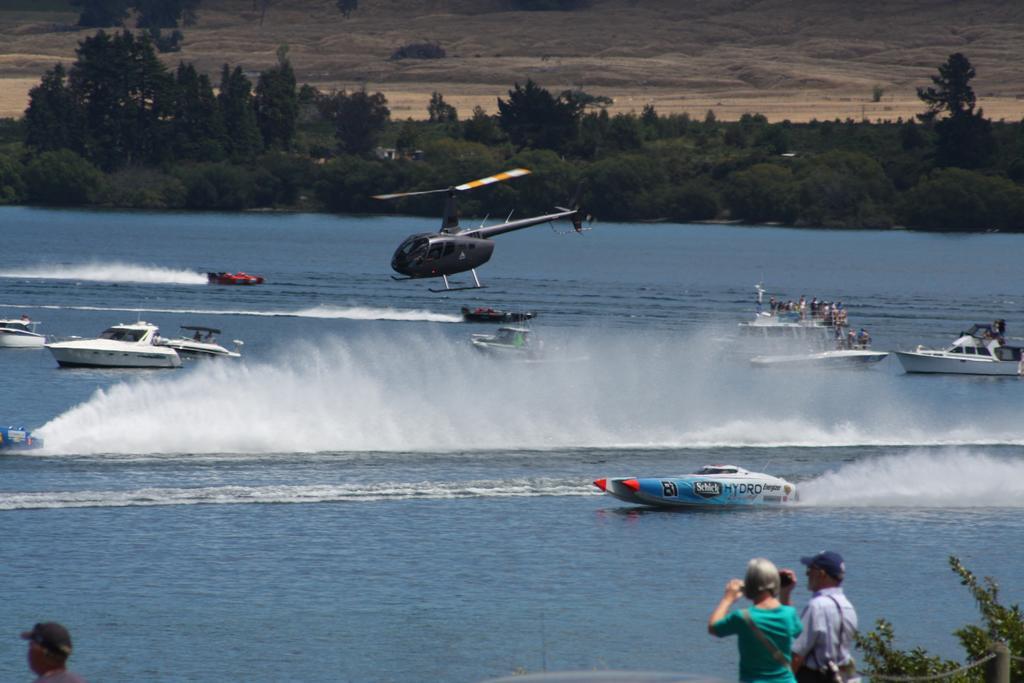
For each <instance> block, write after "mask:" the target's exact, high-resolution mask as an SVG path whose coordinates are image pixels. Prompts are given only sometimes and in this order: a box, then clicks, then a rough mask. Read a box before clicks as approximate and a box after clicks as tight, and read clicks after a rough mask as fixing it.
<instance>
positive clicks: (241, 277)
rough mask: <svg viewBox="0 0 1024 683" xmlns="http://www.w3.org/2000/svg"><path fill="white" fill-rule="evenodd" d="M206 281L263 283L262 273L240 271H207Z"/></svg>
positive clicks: (230, 283)
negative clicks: (254, 273) (253, 273)
mask: <svg viewBox="0 0 1024 683" xmlns="http://www.w3.org/2000/svg"><path fill="white" fill-rule="evenodd" d="M206 281H207V282H209V283H210V284H211V285H261V284H263V276H262V275H250V274H249V273H243V272H242V271H239V272H237V273H207V274H206Z"/></svg>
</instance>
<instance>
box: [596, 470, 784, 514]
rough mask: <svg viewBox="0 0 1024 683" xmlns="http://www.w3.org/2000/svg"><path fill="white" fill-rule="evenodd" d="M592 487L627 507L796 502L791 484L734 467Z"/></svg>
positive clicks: (621, 479) (628, 479) (614, 481)
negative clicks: (625, 504) (633, 505)
mask: <svg viewBox="0 0 1024 683" xmlns="http://www.w3.org/2000/svg"><path fill="white" fill-rule="evenodd" d="M594 486H596V487H597V488H599V489H601V490H602V491H604V492H605V493H608V494H610V495H612V496H614V497H616V498H618V499H619V500H622V501H625V502H627V503H633V504H636V505H651V506H657V507H722V506H747V505H776V506H777V505H790V504H793V503H795V502H796V501H797V492H796V485H795V484H793V483H792V482H789V481H786V480H785V479H782V478H781V477H775V476H772V475H770V474H762V473H760V472H750V471H749V470H745V469H743V468H742V467H737V466H736V465H705V466H704V467H702V468H700V469H699V470H698V471H696V472H694V473H693V474H684V475H679V476H673V477H618V478H611V479H609V478H605V479H597V480H595V481H594Z"/></svg>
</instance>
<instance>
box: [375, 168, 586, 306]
mask: <svg viewBox="0 0 1024 683" xmlns="http://www.w3.org/2000/svg"><path fill="white" fill-rule="evenodd" d="M529 173H530V170H529V169H527V168H513V169H511V170H509V171H504V172H502V173H496V174H494V175H492V176H488V177H486V178H480V179H479V180H473V181H470V182H468V183H463V184H462V185H455V186H452V187H446V188H443V189H439V190H422V191H419V192H398V193H395V194H378V195H374V196H373V198H374V199H397V198H398V197H412V196H416V195H424V194H436V193H440V192H444V193H446V194H447V195H448V196H447V199H446V200H445V205H444V217H443V218H442V219H441V231H440V232H429V233H418V234H415V235H410V236H409V237H407V238H405V240H404V241H403V242H402V243H401V244H400V245H399V247H398V249H397V250H395V255H394V256H393V257H392V259H391V268H392V269H394V271H395V272H397V273H399V274H401V275H403V276H405V277H395V276H394V275H392V276H391V277H392V278H393V279H395V280H413V279H418V278H428V277H440V278H442V279H443V280H444V289H431V290H430V291H432V292H454V291H460V290H466V289H480V288H482V287H483V285H481V284H480V278H479V277H478V276H477V274H476V269H477V267H478V266H482V265H483V264H485V263H487V262H488V261H489V260H490V259H491V254H492V253H493V251H494V242H492V241H491V240H490V238H491V237H494V236H495V235H500V234H502V233H505V232H512V231H513V230H521V229H522V228H529V227H532V226H534V225H540V224H542V223H550V222H553V221H556V220H558V219H560V218H568V219H569V220H570V221H571V222H572V225H573V229H574V231H575V232H582V231H583V230H585V229H586V228H584V227H583V216H582V213H581V211H580V209H579V206H578V197H577V199H575V200H573V202H572V204H573V206H574V207H576V208H566V207H563V206H556V207H555V208H556V209H558V211H557V212H556V213H549V214H545V215H543V216H533V217H531V218H521V219H519V220H515V221H513V220H508V219H506V220H505V222H504V223H499V224H497V225H489V226H485V225H483V224H482V223H481V225H480V227H478V228H465V229H462V228H460V227H459V213H458V208H457V206H456V202H455V196H456V194H457V193H459V192H464V191H466V190H472V189H474V188H477V187H482V186H484V185H490V184H491V183H497V182H501V181H504V180H510V179H512V178H518V177H520V176H524V175H529ZM578 194H579V193H578V192H577V195H578ZM509 218H511V214H509ZM485 220H486V219H485ZM467 270H468V271H470V272H472V273H473V281H474V282H475V283H476V284H475V285H471V286H468V287H452V286H451V284H450V283H449V282H448V276H449V275H455V274H456V273H464V272H466V271H467Z"/></svg>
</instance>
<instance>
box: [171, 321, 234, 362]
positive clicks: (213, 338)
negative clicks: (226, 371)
mask: <svg viewBox="0 0 1024 683" xmlns="http://www.w3.org/2000/svg"><path fill="white" fill-rule="evenodd" d="M181 329H183V330H185V331H186V334H183V335H182V336H181V337H178V338H177V339H161V340H160V341H159V342H157V343H158V344H160V345H161V346H167V347H170V348H172V349H174V350H175V351H177V352H178V355H179V356H181V357H182V358H190V359H191V358H241V356H242V354H241V352H240V351H239V347H240V346H242V343H243V342H242V341H241V340H240V339H234V340H232V341H233V342H234V344H235V350H234V351H229V350H228V349H226V348H224V347H223V346H221V345H220V344H218V343H217V335H218V334H220V330H218V329H216V328H213V327H202V326H199V325H182V326H181ZM188 332H192V333H193V334H192V335H191V336H189V335H188V334H187V333H188Z"/></svg>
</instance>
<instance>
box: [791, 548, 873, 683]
mask: <svg viewBox="0 0 1024 683" xmlns="http://www.w3.org/2000/svg"><path fill="white" fill-rule="evenodd" d="M800 562H801V563H802V564H804V565H806V566H807V587H808V588H809V589H810V590H811V591H813V593H814V594H813V595H812V596H811V599H810V601H809V602H808V603H807V607H805V608H804V611H803V613H802V614H801V615H800V621H801V622H802V623H803V627H804V629H803V631H802V632H801V634H800V636H799V637H798V638H797V639H796V640H794V641H793V671H794V672H795V673H796V679H797V682H798V683H835V681H836V678H837V676H838V678H841V679H842V680H843V681H844V683H858V682H859V680H860V679H859V677H858V676H857V670H856V664H855V662H854V660H853V655H852V654H851V650H852V648H853V634H854V633H855V632H856V631H857V612H856V611H855V610H854V609H853V605H852V604H850V601H849V600H847V599H846V596H845V595H844V594H843V589H842V586H841V585H840V584H842V582H843V577H844V576H846V565H845V564H844V563H843V557H842V556H841V555H840V554H839V553H837V552H834V551H831V550H823V551H822V552H820V553H818V554H817V555H814V556H812V557H801V558H800ZM783 572H788V573H789V574H790V577H791V578H792V579H793V581H792V582H789V584H788V585H786V582H785V581H784V582H783V586H782V589H781V591H780V593H781V595H780V598H779V600H780V602H782V604H784V605H788V604H790V596H791V594H792V592H793V587H794V586H795V585H796V577H795V576H794V575H793V572H792V570H789V569H784V570H783ZM832 665H834V669H833V666H832ZM836 670H837V671H836Z"/></svg>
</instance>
